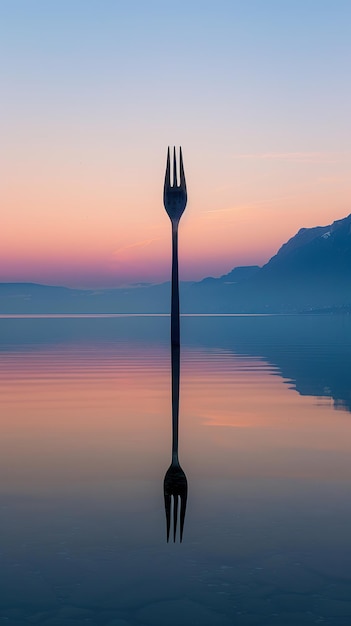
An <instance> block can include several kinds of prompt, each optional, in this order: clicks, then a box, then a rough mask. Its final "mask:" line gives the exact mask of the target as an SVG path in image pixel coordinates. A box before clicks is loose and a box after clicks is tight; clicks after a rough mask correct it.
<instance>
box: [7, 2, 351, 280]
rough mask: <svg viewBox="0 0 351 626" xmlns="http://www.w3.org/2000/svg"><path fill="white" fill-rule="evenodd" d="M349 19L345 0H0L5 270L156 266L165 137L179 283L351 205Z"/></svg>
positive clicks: (125, 274) (113, 276) (105, 275)
mask: <svg viewBox="0 0 351 626" xmlns="http://www.w3.org/2000/svg"><path fill="white" fill-rule="evenodd" d="M350 23H351V2H350V1H349V0H216V2H214V1H213V0H212V1H211V2H209V1H207V0H187V1H186V2H185V1H184V0H178V2H177V3H174V2H167V1H165V0H162V1H161V0H148V1H147V2H146V1H143V0H50V1H48V0H0V24H1V26H0V31H1V32H0V41H1V43H0V47H1V64H2V71H1V75H2V78H1V88H0V89H1V119H0V123H1V170H2V176H1V179H2V181H1V206H2V227H1V229H0V281H6V282H7V281H34V282H43V283H48V284H63V285H68V286H78V287H99V286H101V287H104V286H118V285H120V284H125V283H130V282H137V281H161V280H167V279H169V277H170V243H171V238H170V236H171V231H170V223H169V219H168V217H167V215H166V212H165V210H164V208H163V202H162V189H163V178H164V170H165V162H166V150H167V146H168V145H176V146H179V145H182V147H183V155H184V165H185V174H186V179H187V185H188V206H187V208H186V211H185V214H184V216H183V218H182V222H181V225H180V272H181V278H182V279H188V280H197V279H200V278H202V277H204V276H208V275H212V276H218V275H221V274H224V273H226V272H228V271H230V269H232V268H233V267H234V266H236V265H244V264H253V263H255V264H256V263H257V264H263V263H265V262H266V261H267V260H268V259H269V258H270V257H271V256H272V255H273V254H275V252H276V251H277V249H278V248H279V247H280V246H281V244H282V243H283V242H284V241H286V240H287V239H288V238H289V237H291V236H293V235H294V234H295V233H296V232H297V230H298V229H299V228H300V227H302V226H305V227H311V226H316V225H325V224H328V223H331V222H332V221H333V220H335V219H340V218H342V217H345V216H346V215H348V214H349V213H351V182H350V167H351V141H350V140H351V124H350V110H351V97H350V95H351V87H350V80H349V68H350V61H351V39H350Z"/></svg>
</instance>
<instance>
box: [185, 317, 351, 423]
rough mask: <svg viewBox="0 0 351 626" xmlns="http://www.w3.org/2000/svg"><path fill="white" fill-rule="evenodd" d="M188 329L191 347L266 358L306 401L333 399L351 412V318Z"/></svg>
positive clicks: (200, 323)
mask: <svg viewBox="0 0 351 626" xmlns="http://www.w3.org/2000/svg"><path fill="white" fill-rule="evenodd" d="M183 327H184V329H186V333H187V334H186V339H187V340H188V342H189V343H196V344H198V343H201V344H203V345H206V346H207V347H209V346H213V347H217V348H218V347H221V348H223V349H225V350H228V349H229V350H230V351H233V352H235V353H239V354H246V355H250V356H261V357H263V358H264V359H266V360H267V361H269V363H271V364H272V365H274V366H276V367H277V368H278V369H279V370H280V372H281V375H282V377H283V378H284V379H286V380H288V381H291V387H292V388H295V389H296V390H297V391H298V392H299V393H300V394H301V395H309V396H317V397H323V396H324V397H331V398H332V399H333V400H334V406H335V407H336V408H337V407H344V408H346V409H348V410H349V411H351V368H350V363H351V318H350V317H349V316H319V315H313V316H309V315H304V316H300V315H289V316H279V315H278V316H259V317H254V318H252V317H237V318H234V320H233V318H231V317H227V318H226V317H224V318H221V320H220V323H218V318H216V317H214V318H210V319H209V318H207V319H206V318H205V319H203V318H185V319H184V321H183ZM210 329H211V330H210Z"/></svg>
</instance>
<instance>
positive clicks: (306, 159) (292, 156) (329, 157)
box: [233, 152, 345, 163]
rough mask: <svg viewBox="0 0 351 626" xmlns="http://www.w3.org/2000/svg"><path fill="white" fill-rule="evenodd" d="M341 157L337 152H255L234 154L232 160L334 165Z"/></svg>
mask: <svg viewBox="0 0 351 626" xmlns="http://www.w3.org/2000/svg"><path fill="white" fill-rule="evenodd" d="M342 156H345V154H341V153H338V152H257V153H251V154H234V155H233V158H234V159H251V160H258V161H293V162H295V163H335V162H337V161H339V160H340V159H341V158H342Z"/></svg>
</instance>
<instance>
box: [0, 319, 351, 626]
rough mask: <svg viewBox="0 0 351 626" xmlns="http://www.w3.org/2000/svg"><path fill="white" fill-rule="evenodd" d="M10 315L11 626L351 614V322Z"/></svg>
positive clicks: (6, 355)
mask: <svg viewBox="0 0 351 626" xmlns="http://www.w3.org/2000/svg"><path fill="white" fill-rule="evenodd" d="M169 326H170V320H169V318H168V317H162V316H161V317H107V318H103V317H96V318H94V317H92V318H41V319H36V318H34V319H33V318H20V319H1V320H0V346H1V347H0V391H1V400H0V403H1V418H0V420H1V421H0V433H1V438H0V536H1V544H0V553H1V554H0V557H1V568H0V624H2V623H4V624H8V625H16V626H19V625H22V624H23V625H24V624H42V625H51V626H54V625H57V626H66V625H67V626H68V625H69V626H70V625H71V624H76V625H78V624H94V625H97V626H100V625H101V626H178V625H184V626H188V625H189V626H196V625H199V626H230V625H232V626H234V625H235V626H251V625H252V626H255V625H257V626H271V625H274V624H276V625H278V626H289V625H293V626H304V625H305V624H306V625H307V624H323V625H330V626H338V625H342V626H344V625H345V626H346V625H347V626H348V625H349V624H350V623H351V568H350V559H351V540H350V527H351V415H350V411H351V367H350V364H351V319H350V318H348V317H341V316H340V317H338V316H334V317H327V316H319V317H318V316H290V317H288V316H287V317H284V316H267V317H258V316H252V317H244V316H233V317H229V316H228V317H225V316H224V317H190V316H189V317H183V318H182V320H181V331H182V346H181V382H180V424H179V427H180V431H179V456H180V462H181V465H182V467H183V469H184V471H185V472H186V475H187V479H188V486H189V494H188V503H187V510H186V518H185V527H184V538H183V543H181V544H180V543H179V540H177V542H176V543H173V542H170V543H167V542H166V520H165V511H164V502H163V479H164V475H165V472H166V470H167V468H168V466H169V464H170V459H171V369H170V346H169Z"/></svg>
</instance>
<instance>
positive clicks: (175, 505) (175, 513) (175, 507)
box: [173, 494, 178, 542]
mask: <svg viewBox="0 0 351 626" xmlns="http://www.w3.org/2000/svg"><path fill="white" fill-rule="evenodd" d="M177 518H178V494H175V495H174V497H173V526H174V528H173V541H174V542H175V540H176V532H177V521H178V520H177Z"/></svg>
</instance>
